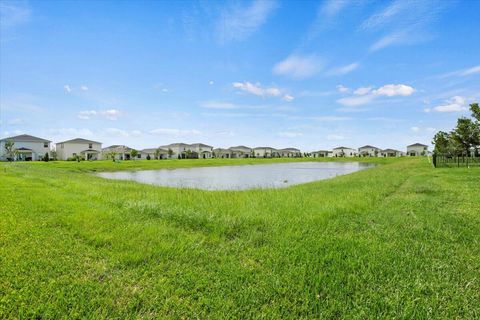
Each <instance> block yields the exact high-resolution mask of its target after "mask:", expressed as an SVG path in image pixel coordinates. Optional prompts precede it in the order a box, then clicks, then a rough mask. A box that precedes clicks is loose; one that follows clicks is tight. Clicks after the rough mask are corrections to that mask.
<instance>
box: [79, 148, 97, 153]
mask: <svg viewBox="0 0 480 320" xmlns="http://www.w3.org/2000/svg"><path fill="white" fill-rule="evenodd" d="M84 152H96V153H100V151H98V150H93V149H87V150H83V151H80V153H84Z"/></svg>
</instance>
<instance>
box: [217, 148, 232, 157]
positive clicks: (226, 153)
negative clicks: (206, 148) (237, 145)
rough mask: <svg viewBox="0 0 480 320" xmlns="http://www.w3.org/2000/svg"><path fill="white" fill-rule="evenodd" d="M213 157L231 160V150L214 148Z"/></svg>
mask: <svg viewBox="0 0 480 320" xmlns="http://www.w3.org/2000/svg"><path fill="white" fill-rule="evenodd" d="M213 156H214V157H215V158H231V157H232V150H230V149H222V148H216V149H213Z"/></svg>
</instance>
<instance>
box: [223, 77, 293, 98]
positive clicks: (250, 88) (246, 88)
mask: <svg viewBox="0 0 480 320" xmlns="http://www.w3.org/2000/svg"><path fill="white" fill-rule="evenodd" d="M232 86H233V87H234V88H235V89H238V90H240V91H243V92H247V93H249V94H253V95H256V96H259V97H281V98H282V100H284V101H287V102H290V101H292V100H293V99H294V97H293V96H292V95H290V94H288V93H285V92H284V90H282V89H280V88H277V87H263V86H262V85H261V84H260V83H258V82H257V83H255V84H253V83H251V82H248V81H246V82H234V83H232Z"/></svg>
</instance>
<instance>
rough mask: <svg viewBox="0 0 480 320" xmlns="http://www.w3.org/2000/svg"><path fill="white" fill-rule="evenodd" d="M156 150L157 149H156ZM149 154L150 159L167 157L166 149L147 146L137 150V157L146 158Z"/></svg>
mask: <svg viewBox="0 0 480 320" xmlns="http://www.w3.org/2000/svg"><path fill="white" fill-rule="evenodd" d="M157 150H158V151H157ZM148 156H150V159H157V156H158V160H159V159H167V158H168V150H166V149H162V148H147V149H143V150H140V151H139V152H138V156H137V158H138V159H147V157H148Z"/></svg>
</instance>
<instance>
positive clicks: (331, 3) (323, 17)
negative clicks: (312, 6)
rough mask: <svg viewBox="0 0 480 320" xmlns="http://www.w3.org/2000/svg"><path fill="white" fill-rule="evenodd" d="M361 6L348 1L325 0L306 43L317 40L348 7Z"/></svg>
mask: <svg viewBox="0 0 480 320" xmlns="http://www.w3.org/2000/svg"><path fill="white" fill-rule="evenodd" d="M355 4H359V2H358V1H357V2H354V1H348V0H325V1H323V2H321V3H320V5H319V7H318V9H317V14H316V16H315V19H314V20H313V23H312V24H311V26H310V28H309V30H308V32H307V35H306V37H305V39H304V43H308V42H310V41H312V40H313V39H315V38H316V37H317V36H318V35H319V33H320V32H321V31H322V30H324V29H325V28H326V27H327V26H329V25H330V24H332V22H335V21H336V20H335V18H336V17H337V16H338V14H340V12H342V11H343V10H344V9H346V8H348V6H351V5H355Z"/></svg>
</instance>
